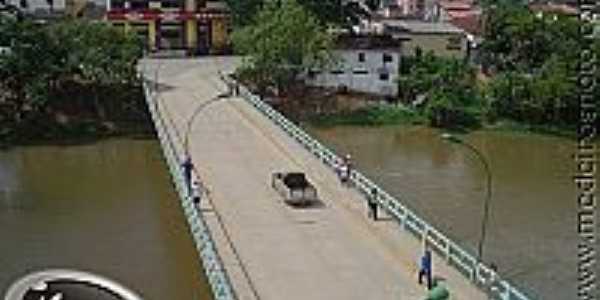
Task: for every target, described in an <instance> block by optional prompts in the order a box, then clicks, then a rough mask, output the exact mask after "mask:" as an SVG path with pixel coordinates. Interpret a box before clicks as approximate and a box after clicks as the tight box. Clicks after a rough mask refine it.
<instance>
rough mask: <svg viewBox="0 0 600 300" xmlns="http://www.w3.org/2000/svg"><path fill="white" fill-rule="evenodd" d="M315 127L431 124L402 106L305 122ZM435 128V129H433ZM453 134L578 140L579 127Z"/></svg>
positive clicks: (509, 125) (492, 126)
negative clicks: (544, 136)
mask: <svg viewBox="0 0 600 300" xmlns="http://www.w3.org/2000/svg"><path fill="white" fill-rule="evenodd" d="M305 121H306V122H308V123H310V124H311V125H312V126H315V127H323V128H326V127H335V126H346V125H350V126H387V125H427V126H430V125H429V120H428V118H427V116H426V115H425V114H424V113H421V112H418V111H415V110H412V109H409V108H406V107H403V106H398V105H373V106H369V107H362V108H359V109H356V110H353V111H339V112H336V113H330V114H321V115H313V116H311V117H309V118H307V119H306V120H305ZM431 127H434V126H431ZM447 129H448V130H452V131H460V132H469V131H474V130H489V131H506V132H514V133H522V134H542V135H549V136H558V137H564V138H571V139H572V138H576V136H577V135H576V134H577V132H576V128H566V127H559V126H550V125H532V124H526V123H522V122H517V121H513V120H506V119H504V120H497V121H495V122H482V124H481V126H479V127H472V128H468V127H455V128H447Z"/></svg>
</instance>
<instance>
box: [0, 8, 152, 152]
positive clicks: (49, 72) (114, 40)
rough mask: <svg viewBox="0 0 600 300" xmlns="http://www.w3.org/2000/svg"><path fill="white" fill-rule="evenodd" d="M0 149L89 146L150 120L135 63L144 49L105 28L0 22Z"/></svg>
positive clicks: (133, 39)
mask: <svg viewBox="0 0 600 300" xmlns="http://www.w3.org/2000/svg"><path fill="white" fill-rule="evenodd" d="M0 46H4V47H7V48H8V49H9V50H8V51H6V52H5V53H4V54H2V55H1V56H0V143H2V144H15V143H29V142H32V141H36V140H55V139H73V138H79V137H83V138H87V137H95V136H104V135H114V134H117V133H122V132H126V131H130V130H132V129H136V130H138V129H140V128H143V127H144V126H139V125H140V123H145V122H144V121H146V120H147V119H148V115H147V111H146V107H145V104H144V100H143V94H142V91H141V86H140V81H139V79H138V78H137V76H136V63H137V60H138V59H139V58H140V57H141V56H142V54H143V48H142V43H141V42H140V41H139V40H138V38H137V37H136V36H135V35H134V34H133V33H131V34H130V33H125V32H123V31H121V30H118V29H116V28H113V27H111V26H110V25H108V24H103V23H92V22H87V21H74V20H62V21H57V22H53V23H50V24H48V25H38V24H33V23H31V22H29V21H27V20H25V21H17V20H14V19H11V18H8V17H1V18H0Z"/></svg>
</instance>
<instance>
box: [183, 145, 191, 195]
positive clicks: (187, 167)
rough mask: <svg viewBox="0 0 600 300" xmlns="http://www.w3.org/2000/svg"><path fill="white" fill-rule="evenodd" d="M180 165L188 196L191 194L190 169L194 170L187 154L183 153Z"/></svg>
mask: <svg viewBox="0 0 600 300" xmlns="http://www.w3.org/2000/svg"><path fill="white" fill-rule="evenodd" d="M181 167H182V168H183V180H184V183H185V187H186V189H187V193H188V196H192V170H194V164H193V163H192V157H191V156H190V155H189V154H186V155H185V159H184V161H183V163H181Z"/></svg>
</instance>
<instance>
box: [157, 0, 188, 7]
mask: <svg viewBox="0 0 600 300" xmlns="http://www.w3.org/2000/svg"><path fill="white" fill-rule="evenodd" d="M160 6H161V8H183V1H181V0H162V2H161V5H160Z"/></svg>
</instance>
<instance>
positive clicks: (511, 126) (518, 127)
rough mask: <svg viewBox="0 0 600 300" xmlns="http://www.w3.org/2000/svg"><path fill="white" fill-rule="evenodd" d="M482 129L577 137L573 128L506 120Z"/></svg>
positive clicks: (486, 125) (487, 125)
mask: <svg viewBox="0 0 600 300" xmlns="http://www.w3.org/2000/svg"><path fill="white" fill-rule="evenodd" d="M483 129H485V130H496V131H507V132H517V133H523V134H544V135H552V136H558V137H564V138H571V139H573V138H576V137H577V129H576V128H575V127H573V128H568V127H564V126H553V125H533V124H527V123H522V122H517V121H513V120H507V119H504V120H499V121H496V122H494V123H490V124H485V125H484V126H483Z"/></svg>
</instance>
